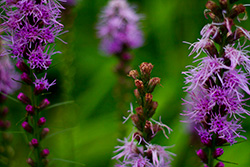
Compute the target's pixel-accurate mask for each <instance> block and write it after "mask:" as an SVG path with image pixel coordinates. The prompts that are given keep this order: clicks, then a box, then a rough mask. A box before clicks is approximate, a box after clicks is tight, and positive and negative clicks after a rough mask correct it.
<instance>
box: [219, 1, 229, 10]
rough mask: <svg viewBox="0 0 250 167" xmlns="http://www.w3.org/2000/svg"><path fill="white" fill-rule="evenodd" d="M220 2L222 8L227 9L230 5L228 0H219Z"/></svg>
mask: <svg viewBox="0 0 250 167" xmlns="http://www.w3.org/2000/svg"><path fill="white" fill-rule="evenodd" d="M219 3H220V6H221V8H222V9H227V5H228V1H227V0H219Z"/></svg>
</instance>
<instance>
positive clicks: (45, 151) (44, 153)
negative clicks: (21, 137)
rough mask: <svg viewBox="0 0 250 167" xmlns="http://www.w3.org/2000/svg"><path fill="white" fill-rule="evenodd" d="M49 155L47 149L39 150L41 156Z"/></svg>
mask: <svg viewBox="0 0 250 167" xmlns="http://www.w3.org/2000/svg"><path fill="white" fill-rule="evenodd" d="M48 155H49V149H47V148H46V149H44V150H43V151H42V152H41V156H42V157H47V156H48Z"/></svg>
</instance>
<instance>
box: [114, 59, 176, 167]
mask: <svg viewBox="0 0 250 167" xmlns="http://www.w3.org/2000/svg"><path fill="white" fill-rule="evenodd" d="M153 67H154V66H153V65H152V64H151V63H145V62H144V63H142V64H141V65H140V72H138V71H137V70H131V71H130V72H129V74H128V76H129V77H131V78H133V79H134V83H135V86H136V89H135V90H134V95H135V97H136V99H137V104H138V105H139V106H138V107H136V108H135V113H133V106H132V104H131V109H130V111H129V112H131V114H130V116H129V117H130V118H131V120H132V122H133V124H134V126H135V127H136V128H137V131H136V132H135V133H133V135H132V140H131V141H128V139H127V138H125V140H124V141H122V140H118V141H120V142H122V143H124V145H123V146H117V147H116V148H117V150H116V151H115V152H119V153H118V154H117V155H116V156H114V157H113V159H116V160H118V161H119V159H120V158H121V157H124V160H123V162H122V164H119V165H120V166H130V165H132V166H152V167H158V166H166V167H168V166H169V165H170V162H171V160H172V157H171V156H172V155H174V154H173V153H170V152H168V151H166V150H165V149H167V148H169V147H164V146H160V145H156V144H151V140H152V139H153V138H154V137H155V135H156V134H157V132H159V131H163V133H164V135H165V136H166V133H165V129H164V128H166V129H167V130H168V132H170V131H171V129H170V128H169V127H168V126H166V125H164V124H163V123H162V122H161V120H160V121H159V122H157V121H155V120H153V119H152V117H153V115H154V114H155V111H156V109H157V107H158V103H157V102H156V101H154V100H153V95H152V92H153V91H154V89H155V87H156V86H157V85H159V84H160V78H158V77H153V78H151V72H152V69H153ZM129 117H128V118H129ZM128 118H127V119H128ZM127 119H126V120H127ZM166 137H167V136H166ZM129 138H130V137H129ZM167 138H168V137H167ZM136 141H137V142H136ZM119 165H117V166H119Z"/></svg>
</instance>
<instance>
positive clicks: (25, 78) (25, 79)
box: [21, 72, 32, 85]
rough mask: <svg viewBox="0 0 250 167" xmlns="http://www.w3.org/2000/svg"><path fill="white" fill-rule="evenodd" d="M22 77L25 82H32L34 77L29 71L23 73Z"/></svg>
mask: <svg viewBox="0 0 250 167" xmlns="http://www.w3.org/2000/svg"><path fill="white" fill-rule="evenodd" d="M21 79H22V80H23V81H24V82H25V83H27V84H29V85H30V84H32V79H31V78H30V77H29V75H28V74H27V73H25V72H24V73H22V75H21Z"/></svg>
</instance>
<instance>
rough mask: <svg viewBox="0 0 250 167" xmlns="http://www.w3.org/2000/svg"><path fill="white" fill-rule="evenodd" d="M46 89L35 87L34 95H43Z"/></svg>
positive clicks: (39, 86)
mask: <svg viewBox="0 0 250 167" xmlns="http://www.w3.org/2000/svg"><path fill="white" fill-rule="evenodd" d="M44 89H45V87H44V85H37V86H35V89H34V94H35V95H38V94H41V93H42V92H43V90H44Z"/></svg>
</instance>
